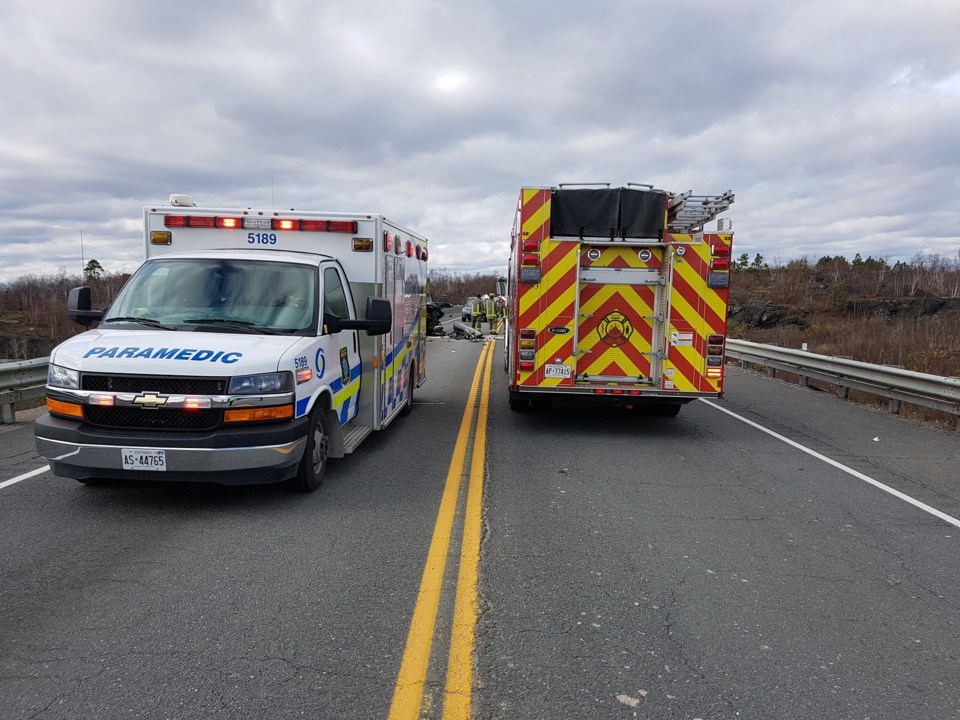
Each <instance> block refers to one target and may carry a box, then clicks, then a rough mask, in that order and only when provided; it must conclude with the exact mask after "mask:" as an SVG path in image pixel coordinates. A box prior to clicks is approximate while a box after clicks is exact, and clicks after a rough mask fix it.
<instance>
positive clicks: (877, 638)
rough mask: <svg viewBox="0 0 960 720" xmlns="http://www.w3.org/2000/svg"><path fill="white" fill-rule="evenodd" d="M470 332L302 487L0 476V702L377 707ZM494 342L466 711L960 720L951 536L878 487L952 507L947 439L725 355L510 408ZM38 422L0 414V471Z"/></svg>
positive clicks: (31, 465) (444, 481) (386, 701)
mask: <svg viewBox="0 0 960 720" xmlns="http://www.w3.org/2000/svg"><path fill="white" fill-rule="evenodd" d="M481 348H482V344H481V343H476V342H467V341H455V340H449V339H445V338H435V339H432V340H431V342H430V347H429V369H428V376H429V377H428V381H427V383H426V384H425V385H424V386H423V387H422V388H420V389H419V390H418V391H417V393H416V395H415V406H414V412H413V413H412V414H411V415H410V417H408V418H403V419H401V420H399V421H398V422H397V423H395V424H394V425H392V426H391V427H390V428H388V429H386V430H385V431H383V432H381V433H376V434H374V436H372V437H371V438H370V439H368V440H367V441H366V442H365V443H364V445H363V446H362V447H361V448H360V449H359V450H358V451H357V452H356V453H354V454H353V455H351V456H349V457H347V458H345V459H343V460H341V461H338V462H337V463H336V465H332V466H331V468H330V471H329V474H328V476H327V479H326V481H325V483H324V485H323V487H321V489H320V490H319V491H317V492H316V493H313V494H309V495H299V494H294V493H291V492H288V491H285V490H283V489H280V488H277V487H254V488H221V487H208V486H202V485H198V486H163V485H137V486H120V485H112V486H106V487H85V486H83V485H81V484H79V483H77V482H75V481H72V480H66V479H59V478H55V477H53V476H51V475H50V474H49V473H40V474H37V475H34V476H32V477H28V478H26V479H23V480H21V481H19V482H16V483H13V484H9V485H7V486H4V487H0V514H2V518H3V525H2V528H3V531H2V539H3V550H2V562H0V717H2V718H38V719H43V720H51V719H53V718H64V719H66V718H70V719H77V718H110V719H112V718H271V719H274V718H275V719H281V718H299V717H309V718H387V717H388V715H389V713H390V709H391V699H392V698H393V696H394V694H395V692H396V689H397V688H396V684H397V674H398V668H399V667H400V665H401V661H402V659H403V658H404V651H405V647H406V645H407V643H408V640H409V638H408V633H409V631H410V624H411V615H412V613H413V609H414V606H415V604H416V602H417V598H418V592H420V591H421V579H422V577H423V576H424V574H425V573H424V566H425V561H426V558H427V554H428V549H429V548H430V547H431V538H432V537H433V535H434V531H435V526H436V524H437V518H438V507H440V504H441V496H442V494H443V492H444V488H445V486H447V485H449V482H450V481H449V477H452V476H453V475H455V474H456V473H452V472H450V468H451V467H452V465H451V458H452V457H453V455H454V454H455V449H456V448H457V447H458V446H459V441H458V428H459V427H460V425H461V420H462V418H463V417H464V412H465V408H466V407H467V406H468V397H469V390H470V384H471V379H472V378H473V376H474V371H475V369H476V367H477V363H478V359H479V358H480V357H481ZM501 351H502V344H498V345H497V354H496V356H495V358H494V363H493V369H494V371H493V373H492V382H491V386H490V405H489V416H488V417H486V422H485V424H484V428H485V431H486V443H485V450H486V455H485V459H484V464H483V466H482V468H483V473H482V474H483V503H482V521H483V525H482V544H481V553H480V565H479V583H478V587H477V590H478V593H479V617H478V619H477V625H476V648H475V655H474V658H475V660H474V677H473V683H472V684H473V692H472V713H473V717H475V718H483V719H488V718H490V719H492V718H502V719H503V720H507V719H510V720H514V719H526V718H530V719H534V718H634V717H636V718H691V719H692V718H701V719H702V720H707V719H708V718H709V719H717V718H764V719H769V718H851V719H853V718H857V719H861V720H862V719H865V718H870V719H871V720H880V719H882V718H890V719H894V718H896V719H898V720H900V719H903V718H954V717H960V672H958V658H960V634H958V632H957V627H956V622H957V619H958V617H960V615H958V598H960V587H958V586H960V554H958V553H957V542H958V538H960V528H958V527H956V526H955V525H953V524H951V523H950V522H949V521H947V520H944V519H942V518H939V517H936V516H934V515H932V514H930V512H929V511H928V510H926V509H924V508H921V507H917V506H916V505H912V504H910V503H909V502H908V501H907V500H905V499H904V498H903V497H897V496H894V495H891V494H890V493H889V492H887V491H886V490H885V489H884V488H890V489H892V490H895V491H898V492H900V493H902V494H903V495H904V496H905V497H906V498H909V499H913V500H915V501H917V502H919V503H923V504H925V505H926V506H929V507H930V508H931V509H935V510H936V511H939V512H941V513H944V514H946V516H948V517H950V518H960V471H958V470H957V468H958V467H960V463H958V460H960V441H958V437H957V434H956V432H952V431H944V430H938V429H934V428H928V427H922V426H919V425H916V424H913V423H910V422H907V421H904V420H902V419H899V418H896V417H893V416H889V415H887V414H885V413H882V412H877V411H873V410H868V409H864V408H859V407H856V406H854V405H851V404H850V403H847V402H844V401H841V400H839V399H837V398H834V397H832V396H830V395H828V394H826V393H817V392H814V391H812V390H809V389H801V388H797V387H794V386H790V385H786V384H784V383H781V382H779V381H776V380H770V379H768V378H766V377H765V376H760V375H756V374H750V373H747V372H744V371H741V370H739V369H737V368H735V367H730V368H729V369H728V378H727V392H726V397H725V399H724V400H722V401H718V402H714V403H712V404H708V403H706V402H699V401H698V402H694V403H692V404H690V405H687V406H685V407H684V409H683V411H682V412H681V414H680V416H679V417H677V418H672V419H663V418H654V417H647V416H644V415H643V414H642V413H636V412H629V411H626V410H614V411H610V410H598V409H592V408H588V407H582V406H581V407H561V408H554V409H551V410H543V411H540V410H537V411H528V412H523V413H515V412H511V411H510V410H509V409H508V407H507V402H506V388H505V377H504V374H503V372H502V369H501V367H502V366H501V359H502V357H501V354H500V353H501ZM723 410H727V411H729V412H730V413H734V414H735V416H734V415H731V414H728V413H727V412H724V411H723ZM478 417H479V419H481V420H482V419H483V418H484V415H483V413H482V411H481V412H480V413H479V415H478ZM741 418H742V419H741ZM744 420H746V421H750V422H752V423H755V425H751V424H748V423H747V422H744ZM765 430H766V431H768V432H765ZM770 432H772V433H776V434H777V436H774V435H771V434H770ZM787 441H791V442H792V443H794V444H789V443H788V442H787ZM32 443H33V441H32V437H31V433H30V428H29V424H26V423H24V424H21V425H19V426H16V427H13V428H3V429H2V431H0V484H2V483H3V482H4V481H5V480H9V479H11V478H16V477H21V476H22V475H23V474H25V473H27V472H28V471H31V470H33V469H35V468H38V467H40V466H41V465H42V463H41V462H40V461H39V460H38V459H37V457H36V455H35V453H34V452H33V445H32ZM811 453H814V454H811ZM828 460H829V461H833V462H834V463H835V464H830V463H829V462H828ZM845 468H848V469H849V470H850V471H853V472H854V473H855V474H851V472H849V471H848V470H847V469H845ZM870 481H874V482H876V483H879V484H882V485H883V487H878V486H877V485H874V484H871V482H870ZM463 494H464V493H463V492H461V501H460V505H459V506H458V507H459V510H458V514H457V518H458V520H457V522H458V523H460V522H462V521H463V516H464V515H468V516H469V510H465V509H464V506H463V500H462V496H463ZM456 536H457V533H456V532H454V539H453V543H452V545H451V548H450V551H449V554H448V561H447V565H448V568H447V572H446V574H445V575H444V582H443V597H442V599H441V601H440V603H439V615H438V619H437V624H436V628H435V639H434V641H433V648H434V651H433V654H432V655H431V662H430V671H429V673H428V676H427V680H426V692H425V700H424V702H425V704H426V706H427V707H429V708H430V710H429V711H428V712H427V713H426V716H429V717H440V710H441V709H442V697H443V693H442V675H443V666H444V665H445V663H446V661H447V659H448V658H447V653H446V650H445V645H446V642H447V639H446V633H449V631H450V626H451V620H450V615H451V607H452V605H453V601H452V595H453V592H454V591H455V588H456V570H457V558H458V555H457V552H458V549H459V548H458V546H457V542H456Z"/></svg>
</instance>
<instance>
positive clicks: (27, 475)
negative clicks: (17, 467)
mask: <svg viewBox="0 0 960 720" xmlns="http://www.w3.org/2000/svg"><path fill="white" fill-rule="evenodd" d="M49 469H50V466H49V465H47V466H46V467H42V468H37V469H36V470H31V471H30V472H28V473H24V474H23V475H17V477H15V478H10V479H9V480H4V481H3V482H0V490H2V489H3V488H5V487H6V486H7V485H13V484H14V483H18V482H20V481H21V480H26V479H27V478H32V477H33V476H34V475H39V474H40V473H45V472H46V471H47V470H49Z"/></svg>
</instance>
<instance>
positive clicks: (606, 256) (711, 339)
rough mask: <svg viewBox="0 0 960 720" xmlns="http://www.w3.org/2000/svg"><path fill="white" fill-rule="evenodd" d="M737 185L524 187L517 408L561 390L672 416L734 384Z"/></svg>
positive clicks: (514, 385)
mask: <svg viewBox="0 0 960 720" xmlns="http://www.w3.org/2000/svg"><path fill="white" fill-rule="evenodd" d="M733 200H734V195H733V193H732V192H725V193H722V194H719V195H694V194H693V193H692V192H682V193H676V192H669V191H666V190H661V189H657V188H655V187H654V186H651V185H639V184H633V183H630V184H627V185H626V186H624V187H610V186H609V185H606V184H604V185H602V186H592V185H591V186H581V185H576V186H571V185H560V186H558V187H525V188H522V189H521V191H520V198H519V200H518V202H517V209H516V214H515V219H514V224H513V231H512V236H511V251H510V266H509V273H508V278H507V280H508V282H507V288H508V289H507V326H506V336H505V337H506V341H505V348H506V353H505V361H504V366H505V368H506V371H507V374H508V386H509V403H510V407H511V408H512V409H513V410H522V409H525V408H528V407H530V406H546V405H550V404H552V401H553V400H556V399H574V398H581V399H586V398H592V399H595V400H597V401H600V402H606V403H611V404H618V405H624V406H628V407H633V406H641V405H647V406H650V409H651V411H652V412H653V413H655V414H657V415H663V416H673V415H676V414H677V413H679V412H680V408H681V406H682V405H684V404H685V403H688V402H690V401H691V400H694V399H696V398H700V397H714V398H715V397H721V396H722V394H723V369H724V368H723V363H724V345H725V340H726V332H727V305H728V293H729V285H730V261H731V257H732V254H731V253H732V251H731V245H732V241H733V233H732V232H731V230H732V223H731V222H730V220H729V219H728V218H719V219H717V222H716V229H715V230H713V231H707V230H705V229H704V227H705V225H706V224H707V223H709V222H711V221H713V220H714V219H715V218H717V216H718V215H720V214H721V213H722V212H723V211H725V210H726V209H727V208H729V207H730V205H731V203H733Z"/></svg>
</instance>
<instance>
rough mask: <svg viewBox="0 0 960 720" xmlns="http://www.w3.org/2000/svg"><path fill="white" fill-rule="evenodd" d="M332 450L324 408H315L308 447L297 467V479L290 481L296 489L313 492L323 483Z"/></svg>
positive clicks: (309, 430)
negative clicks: (328, 456)
mask: <svg viewBox="0 0 960 720" xmlns="http://www.w3.org/2000/svg"><path fill="white" fill-rule="evenodd" d="M329 450H330V433H329V432H328V431H327V414H326V411H325V410H324V409H323V408H322V407H317V408H314V411H313V414H312V415H311V416H310V427H309V429H308V430H307V446H306V447H305V448H304V449H303V457H302V458H300V465H299V466H297V475H296V477H294V478H292V479H291V480H290V484H291V485H292V486H293V488H294V489H296V490H300V491H301V492H313V491H314V490H316V489H317V488H318V487H320V483H321V482H323V473H324V471H325V470H326V469H327V455H328V453H329Z"/></svg>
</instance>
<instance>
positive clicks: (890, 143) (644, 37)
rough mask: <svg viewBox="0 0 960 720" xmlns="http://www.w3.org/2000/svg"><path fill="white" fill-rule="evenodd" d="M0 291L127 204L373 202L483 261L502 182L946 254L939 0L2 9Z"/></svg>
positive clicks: (947, 119) (136, 221)
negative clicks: (726, 203)
mask: <svg viewBox="0 0 960 720" xmlns="http://www.w3.org/2000/svg"><path fill="white" fill-rule="evenodd" d="M0 9H2V11H3V12H2V26H3V28H4V33H3V35H4V40H3V42H2V43H0V104H2V107H3V112H0V178H2V182H0V213H2V215H0V281H3V280H11V279H14V278H16V277H19V276H23V275H27V274H38V275H47V274H55V273H57V272H59V270H60V269H61V268H64V269H65V270H66V271H67V272H68V273H70V274H74V273H76V274H79V273H80V271H81V269H82V263H81V252H80V251H81V243H80V241H81V234H82V239H83V251H84V257H85V258H86V259H87V260H90V259H91V258H94V259H97V260H98V261H99V262H100V263H101V265H103V267H104V268H105V269H106V270H107V271H109V272H118V271H132V270H134V269H135V268H136V267H137V266H138V265H139V263H140V261H141V260H142V252H143V240H142V229H141V212H142V207H143V206H144V205H151V204H157V203H162V202H166V200H167V198H168V196H169V195H170V193H174V192H179V193H189V194H191V195H193V196H194V197H195V199H196V200H197V202H198V204H200V205H216V206H237V207H259V208H265V209H270V208H297V209H302V210H335V211H369V212H381V213H383V214H385V215H387V216H388V217H390V218H391V219H393V220H395V221H397V222H399V223H401V224H403V225H406V226H408V227H410V228H412V229H415V230H418V231H420V232H422V233H424V234H425V235H427V236H428V237H429V238H430V248H431V255H430V262H431V266H432V268H434V269H446V270H450V271H469V272H485V271H495V272H502V271H503V270H504V269H505V267H506V262H507V257H508V254H509V236H510V229H511V226H512V221H513V209H514V206H515V204H516V200H517V196H518V192H519V188H520V187H521V186H524V185H547V186H550V185H556V184H558V183H563V182H610V183H612V184H614V185H623V184H625V183H628V182H638V183H652V184H654V185H656V186H658V187H661V188H665V189H668V190H674V191H684V190H693V191H694V193H696V194H713V193H721V192H724V191H726V190H733V191H734V192H735V193H736V202H735V203H734V205H733V206H732V207H731V209H730V211H729V212H728V213H727V216H728V217H730V218H731V219H732V220H733V223H734V230H735V233H736V234H735V236H734V243H735V245H734V254H735V255H739V254H740V253H741V252H747V253H749V254H750V257H751V259H752V258H753V256H754V254H756V253H761V254H762V255H763V256H764V257H765V258H766V259H767V260H768V261H770V262H774V261H780V262H786V261H788V260H791V259H795V258H802V257H807V258H809V259H811V260H812V261H815V260H816V259H817V258H819V257H821V256H823V255H837V254H842V255H845V256H847V257H848V258H851V259H852V258H853V256H854V255H855V254H856V253H858V252H859V253H860V254H861V255H862V256H863V257H864V258H866V257H867V256H869V255H872V256H873V257H884V258H887V259H888V260H890V261H891V262H893V261H896V260H910V259H911V258H912V257H913V256H914V255H915V254H916V253H925V254H933V253H939V254H940V255H942V256H944V257H947V258H949V259H950V260H952V261H956V260H957V258H958V252H960V2H958V0H823V1H821V0H811V1H804V0H799V1H797V2H791V3H780V2H770V1H769V0H724V1H723V2H720V1H719V0H716V1H713V0H711V1H709V2H708V1H707V0H670V1H663V0H660V1H659V2H650V1H647V0H591V1H589V2H584V1H582V0H577V1H575V0H559V1H558V0H552V1H551V2H539V1H538V2H527V1H526V0H484V1H482V2H470V3H465V2H464V3H461V2H456V0H442V1H441V0H436V1H434V0H391V1H389V2H388V1H386V0H350V1H349V2H332V1H330V0H273V1H269V0H230V2H224V1H223V0H191V1H190V2H184V1H183V0H167V2H164V3H148V2H138V1H134V0H83V1H82V2H76V3H65V2H62V0H0Z"/></svg>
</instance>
